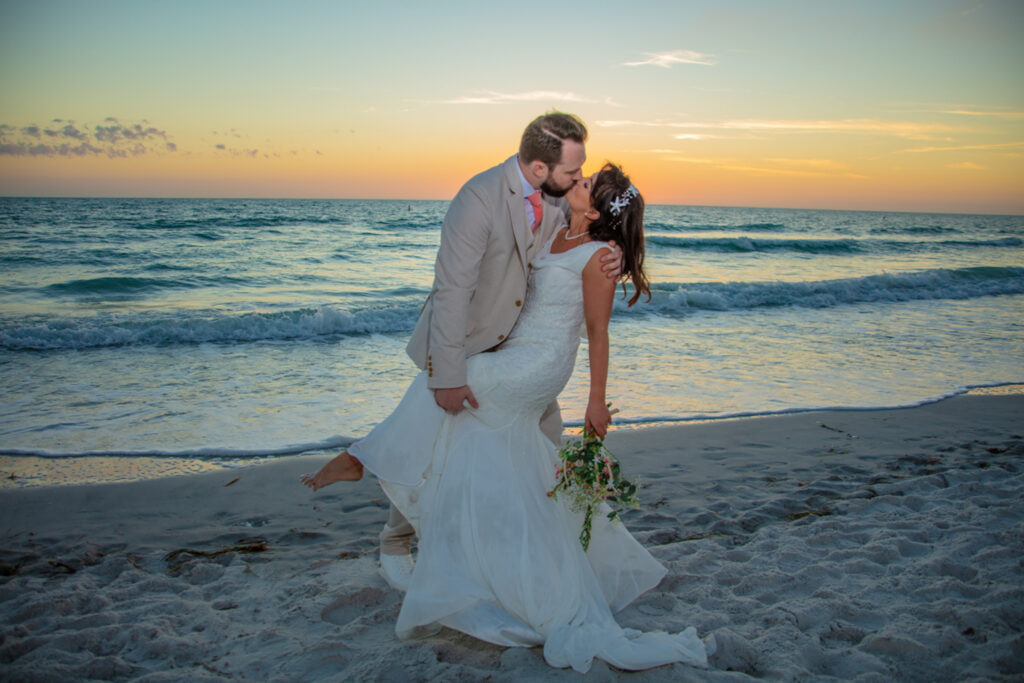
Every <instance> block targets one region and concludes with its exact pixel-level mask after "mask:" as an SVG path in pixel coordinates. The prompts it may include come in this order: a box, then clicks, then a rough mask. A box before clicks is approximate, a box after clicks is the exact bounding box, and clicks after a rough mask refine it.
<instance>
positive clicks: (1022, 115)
mask: <svg viewBox="0 0 1024 683" xmlns="http://www.w3.org/2000/svg"><path fill="white" fill-rule="evenodd" d="M942 113H943V114H955V115H957V116H988V117H994V118H1000V119H1024V112H1020V111H980V110H977V109H945V110H943V111H942Z"/></svg>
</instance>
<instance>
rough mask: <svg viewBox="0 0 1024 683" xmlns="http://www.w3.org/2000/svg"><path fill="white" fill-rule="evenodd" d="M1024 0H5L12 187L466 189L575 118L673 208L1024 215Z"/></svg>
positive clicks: (3, 80)
mask: <svg viewBox="0 0 1024 683" xmlns="http://www.w3.org/2000/svg"><path fill="white" fill-rule="evenodd" d="M1022 36H1024V2H1022V1H1021V0H887V1H885V2H873V1H858V2H839V1H831V0H817V1H790V2H785V1H773V2H764V1H731V0H717V1H711V0H702V1H697V0H694V1H684V0H672V1H663V2H643V1H637V2H601V1H593V2H585V3H577V2H559V3H553V2H531V1H529V0H524V1H520V2H515V3H488V2H482V1H481V0H472V1H469V2H461V1H458V2H444V1H440V0H439V1H437V2H432V3H424V2H389V1H387V0H380V1H379V2H374V3H370V2H345V1H340V0H339V1H334V2H312V1H310V2H303V1H297V2H287V3H286V2H264V1H259V0H247V1H244V2H236V1H233V0H212V1H211V0H204V1H202V2H192V1H189V0H178V1H176V2H149V1H147V0H131V1H128V2H120V1H103V0H98V1H95V2H83V1H78V0H75V1H68V2H58V1H53V0H37V1H28V0H24V1H11V0H0V126H2V127H0V195H47V196H50V195H53V196H64V195H67V196H182V197H190V196H213V197H325V198H326V197H354V198H375V197H388V198H401V199H417V198H431V199H449V198H451V196H452V195H453V194H454V193H455V192H456V190H457V189H458V187H459V186H460V185H461V184H462V182H464V181H465V180H466V179H467V178H469V177H470V176H471V175H473V174H474V173H476V172H478V171H481V170H484V169H486V168H488V167H490V166H493V165H494V164H496V163H498V162H500V161H502V160H504V159H505V158H507V157H508V156H509V155H510V154H512V153H514V152H515V150H516V147H517V145H518V140H519V135H520V133H521V132H522V129H523V127H524V126H525V124H526V123H527V122H529V120H530V119H532V118H533V117H534V116H536V115H537V114H540V113H542V112H544V111H546V110H548V109H551V108H557V109H561V110H565V111H570V112H573V113H576V114H578V115H579V116H580V117H581V118H583V120H584V121H585V122H586V123H587V125H588V127H589V129H590V140H589V142H588V157H589V162H588V167H589V168H590V169H591V170H596V169H597V167H598V165H599V164H600V163H601V162H602V161H603V160H605V159H610V160H614V161H617V162H619V163H621V164H623V165H624V166H625V168H626V170H627V172H629V173H630V174H631V175H632V176H633V178H634V181H635V182H636V184H637V185H638V186H639V187H640V188H641V190H642V191H643V192H644V194H645V196H646V197H647V200H648V201H649V202H650V203H668V204H700V205H727V206H777V207H807V208H837V209H877V210H907V211H956V212H972V213H1016V214H1024V39H1022V38H1021V37H1022Z"/></svg>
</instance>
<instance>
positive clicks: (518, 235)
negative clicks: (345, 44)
mask: <svg viewBox="0 0 1024 683" xmlns="http://www.w3.org/2000/svg"><path fill="white" fill-rule="evenodd" d="M586 139H587V129H586V127H585V126H584V125H583V122H582V121H580V120H579V118H577V117H576V116H573V115H572V114H565V113H561V112H550V113H547V114H544V115H542V116H539V117H537V118H536V119H534V120H533V121H531V122H530V124H529V125H528V126H527V127H526V130H525V131H523V137H522V140H521V141H520V144H519V153H518V154H516V155H513V156H511V157H509V158H508V159H507V160H506V161H505V162H504V163H502V164H499V165H498V166H495V167H494V168H491V169H489V170H487V171H484V172H483V173H480V174H479V175H477V176H474V177H473V178H471V179H470V180H469V182H467V183H466V184H465V185H463V187H462V189H461V190H459V193H458V194H457V195H455V199H453V200H452V203H451V205H450V207H449V208H448V213H447V215H446V216H445V219H444V224H443V225H442V227H441V245H440V247H439V248H438V252H437V261H436V262H435V264H434V286H433V289H432V291H431V293H430V296H429V297H427V301H426V303H425V304H424V306H423V310H422V311H421V312H420V317H419V321H418V322H417V324H416V329H415V330H414V331H413V334H412V339H411V340H410V341H409V345H408V347H407V348H406V350H407V351H408V353H409V356H410V357H411V358H412V359H413V361H415V363H416V365H418V366H419V367H420V369H421V370H426V371H427V375H428V378H427V386H428V387H429V388H430V389H432V390H433V392H434V401H435V402H436V403H437V405H439V406H440V407H442V408H444V409H445V410H447V411H448V412H451V413H457V412H459V411H460V410H462V409H463V408H464V407H465V406H466V405H467V404H468V405H470V406H472V407H474V408H477V407H479V406H478V405H477V401H476V397H475V396H474V395H473V389H472V387H470V386H468V385H467V384H466V359H467V358H468V357H470V356H473V355H475V354H478V353H482V352H484V351H490V350H492V349H494V348H495V347H497V346H498V345H500V344H501V342H502V341H503V340H504V339H505V337H507V336H508V334H509V332H511V331H512V327H513V326H514V325H515V323H516V320H517V319H518V318H519V313H520V311H522V306H523V300H524V299H525V298H526V282H527V275H528V272H529V263H530V260H531V259H532V258H533V257H534V256H535V255H536V254H537V252H539V251H540V249H541V248H542V247H543V246H544V244H545V243H546V242H547V240H548V239H549V238H550V237H551V236H552V235H553V234H554V232H555V231H556V230H557V229H558V228H559V227H561V226H563V225H566V224H567V217H566V214H567V204H566V202H565V200H563V199H562V197H563V196H564V195H565V193H566V192H568V191H569V190H570V189H571V188H572V187H573V185H575V184H576V182H577V181H578V180H580V179H582V178H583V173H582V170H581V169H582V166H583V162H584V161H585V160H586V152H585V150H584V142H585V141H586ZM621 258H622V256H621V252H618V251H617V252H616V253H615V254H609V255H607V256H605V257H604V258H603V259H602V260H603V261H604V262H605V263H604V265H603V268H604V270H605V271H606V272H607V274H608V277H612V278H618V276H619V273H620V272H621V270H622V268H621ZM540 426H541V429H542V430H543V432H544V434H545V435H546V436H547V437H548V438H549V439H551V441H552V442H553V443H554V444H555V445H556V446H559V445H561V436H562V416H561V412H560V411H559V408H558V403H557V402H556V401H552V403H551V404H550V405H549V406H548V407H547V410H546V411H545V413H544V415H543V416H542V417H541V424H540ZM413 535H414V531H413V528H412V525H411V524H409V522H408V521H407V520H406V519H405V517H403V516H402V514H401V513H400V512H399V511H398V510H397V509H396V508H395V507H394V506H392V507H391V512H390V517H389V519H388V523H387V525H386V526H385V527H384V531H382V532H381V536H380V539H381V555H380V562H381V572H382V573H383V574H384V577H385V579H387V580H388V582H389V583H391V584H392V585H393V586H395V587H399V588H402V589H404V588H405V587H406V586H407V585H408V581H409V577H410V575H411V573H412V557H411V555H410V553H409V547H410V542H411V540H412V537H413Z"/></svg>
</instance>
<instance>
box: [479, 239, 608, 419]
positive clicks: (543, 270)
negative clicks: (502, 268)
mask: <svg viewBox="0 0 1024 683" xmlns="http://www.w3.org/2000/svg"><path fill="white" fill-rule="evenodd" d="M553 239H554V238H552V240H551V241H549V242H548V243H547V244H546V245H545V246H544V248H543V249H542V250H541V252H540V254H538V255H537V256H536V257H535V258H534V259H533V262H532V263H531V264H530V275H529V285H528V288H527V292H526V301H525V302H524V304H523V312H522V313H520V315H519V320H518V321H517V322H516V326H515V327H514V328H513V329H512V332H511V333H510V334H509V336H508V339H506V340H505V343H504V344H502V345H501V347H500V348H499V349H498V350H497V351H496V352H494V353H482V354H479V355H478V356H474V357H472V358H470V359H469V362H468V370H469V380H470V381H469V385H470V386H471V387H473V391H474V393H477V395H478V396H479V394H480V393H481V392H485V393H490V392H494V393H493V397H494V402H493V403H490V405H488V406H484V404H483V402H481V408H480V410H479V411H478V412H477V415H478V416H479V417H480V418H481V419H484V420H487V421H488V422H490V423H491V424H498V423H500V422H503V421H508V420H512V419H516V418H517V417H527V416H532V417H531V418H530V419H540V416H541V414H542V413H543V412H544V409H545V408H546V407H547V406H548V404H549V403H551V401H553V400H555V398H557V397H558V394H560V393H561V392H562V389H563V388H564V387H565V385H566V383H568V381H569V378H570V377H571V376H572V370H573V366H574V365H575V362H576V351H577V349H578V348H579V343H580V326H581V325H582V324H583V279H582V276H583V269H584V268H585V267H586V265H587V263H588V262H589V261H590V258H591V257H592V256H593V255H594V253H595V252H597V251H599V250H600V249H602V248H605V247H606V246H607V244H606V243H604V242H586V243H584V244H581V245H579V246H578V247H575V248H573V249H570V250H569V251H565V252H562V253H558V254H552V253H551V244H552V241H553ZM477 387H479V389H480V392H478V391H477Z"/></svg>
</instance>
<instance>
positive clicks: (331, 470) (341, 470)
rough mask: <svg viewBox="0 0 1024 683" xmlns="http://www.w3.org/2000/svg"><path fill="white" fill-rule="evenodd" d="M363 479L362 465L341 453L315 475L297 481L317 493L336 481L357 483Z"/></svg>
mask: <svg viewBox="0 0 1024 683" xmlns="http://www.w3.org/2000/svg"><path fill="white" fill-rule="evenodd" d="M362 478H363V463H361V462H359V460H357V459H356V458H355V457H353V456H351V455H349V454H348V451H343V452H342V453H341V455H339V456H338V457H336V458H334V460H331V461H330V462H329V463H327V464H326V465H324V466H323V467H321V468H320V471H319V472H317V473H316V474H304V475H302V476H301V477H299V479H300V480H301V481H302V483H303V484H305V485H306V486H308V487H309V488H311V489H313V490H314V491H318V490H320V489H322V488H323V487H325V486H329V485H330V484H333V483H334V482H336V481H359V480H360V479H362Z"/></svg>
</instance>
